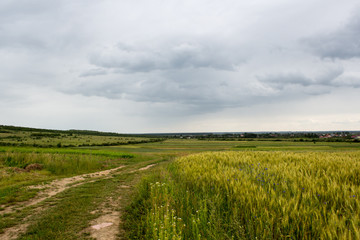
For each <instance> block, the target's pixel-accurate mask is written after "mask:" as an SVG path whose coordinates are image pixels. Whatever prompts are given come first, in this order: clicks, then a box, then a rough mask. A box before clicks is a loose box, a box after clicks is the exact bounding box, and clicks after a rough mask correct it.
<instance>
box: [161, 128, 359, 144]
mask: <svg viewBox="0 0 360 240" xmlns="http://www.w3.org/2000/svg"><path fill="white" fill-rule="evenodd" d="M156 135H161V136H162V137H165V138H166V137H168V138H179V139H200V140H202V139H203V140H206V139H208V140H209V139H216V140H249V139H258V140H261V139H268V140H269V139H274V140H276V141H281V140H286V139H289V140H290V139H292V140H294V141H355V142H357V141H359V142H360V131H352V132H350V131H334V132H234V133H169V134H156Z"/></svg>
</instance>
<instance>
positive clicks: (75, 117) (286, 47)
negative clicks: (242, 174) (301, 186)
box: [0, 0, 360, 133]
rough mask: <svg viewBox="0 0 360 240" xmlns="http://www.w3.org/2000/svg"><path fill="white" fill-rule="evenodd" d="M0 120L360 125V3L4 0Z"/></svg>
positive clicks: (221, 127) (226, 126) (139, 127)
mask: <svg viewBox="0 0 360 240" xmlns="http://www.w3.org/2000/svg"><path fill="white" fill-rule="evenodd" d="M0 124H2V125H16V126H28V127H39V128H51V129H91V130H100V131H111V132H121V133H142V132H208V131H230V132H237V131H239V132H241V131H281V130H284V131H304V130H305V131H312V130H360V3H359V1H358V0H344V1H339V0H292V1H289V0H252V1H239V0H222V1H218V0H216V1H215V0H197V1H194V0H136V1H134V0H121V1H117V0H103V1H98V0H83V1H80V0H79V1H75V0H54V1H49V0H1V1H0Z"/></svg>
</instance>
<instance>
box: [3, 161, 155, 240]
mask: <svg viewBox="0 0 360 240" xmlns="http://www.w3.org/2000/svg"><path fill="white" fill-rule="evenodd" d="M154 165H156V164H150V165H148V166H146V167H143V168H139V169H136V170H132V171H129V172H128V173H134V172H137V171H144V170H147V169H148V168H150V167H153V166H154ZM122 168H124V166H120V167H117V168H113V169H109V170H105V171H100V172H95V173H89V174H83V175H78V176H74V177H69V178H63V179H58V180H54V181H52V182H50V183H48V184H43V185H34V186H30V187H29V188H37V189H40V191H39V193H38V194H37V196H36V197H35V198H33V199H30V200H28V201H26V202H21V203H19V204H16V205H14V206H10V207H5V208H4V210H2V211H0V215H3V214H11V213H14V212H15V211H21V210H23V209H25V208H27V207H31V206H34V207H35V208H36V211H35V210H33V211H32V212H33V213H35V212H36V214H39V213H41V212H43V211H44V210H45V209H46V207H44V206H41V207H37V206H38V205H40V204H41V203H43V202H44V201H45V200H47V199H49V198H51V197H54V196H56V195H57V194H59V193H61V192H63V191H65V190H67V189H69V188H73V187H77V186H79V185H82V184H84V183H89V182H93V181H96V180H98V179H106V178H111V177H112V175H113V174H115V173H117V172H119V171H121V170H122ZM126 188H129V186H125V185H121V186H119V191H120V192H121V191H122V190H121V189H123V190H124V189H126ZM120 198H121V197H120ZM118 200H119V199H113V198H112V197H110V198H109V199H104V201H103V204H102V205H101V206H99V208H98V210H97V212H99V213H101V215H100V217H98V218H97V219H95V220H93V221H92V222H91V223H90V224H91V226H90V227H89V228H88V229H85V232H89V233H90V235H91V237H93V238H95V239H109V240H110V239H118V233H119V223H120V221H121V220H120V217H121V212H120V211H119V206H118V203H119V201H118ZM32 215H34V214H30V215H28V216H27V217H25V218H24V219H23V221H21V223H19V224H17V225H15V226H13V227H10V228H7V229H4V232H3V233H2V234H0V240H8V239H16V238H17V237H18V236H20V234H22V233H24V232H26V230H27V227H28V226H29V223H28V222H27V220H28V219H29V218H31V217H32Z"/></svg>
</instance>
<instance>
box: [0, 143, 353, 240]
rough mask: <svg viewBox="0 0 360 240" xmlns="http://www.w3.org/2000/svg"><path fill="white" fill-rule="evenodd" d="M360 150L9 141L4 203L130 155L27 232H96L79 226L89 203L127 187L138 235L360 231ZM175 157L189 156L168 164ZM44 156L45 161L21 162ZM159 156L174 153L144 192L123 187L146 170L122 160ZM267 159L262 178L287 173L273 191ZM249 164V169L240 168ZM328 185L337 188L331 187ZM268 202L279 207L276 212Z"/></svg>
mask: <svg viewBox="0 0 360 240" xmlns="http://www.w3.org/2000/svg"><path fill="white" fill-rule="evenodd" d="M359 150H360V144H357V143H346V142H340V143H336V142H335V143H332V142H317V143H316V144H314V143H312V142H285V141H279V142H276V141H248V142H246V141H203V140H193V139H190V140H179V139H171V140H166V141H164V142H151V143H141V144H134V145H132V144H129V145H120V146H95V147H81V148H79V147H77V148H43V147H42V148H35V147H0V159H1V160H0V203H1V204H4V203H5V204H7V205H10V204H14V203H17V202H21V201H25V200H28V199H30V198H32V197H34V195H35V194H36V193H37V191H38V190H35V189H34V190H31V191H28V190H27V186H29V185H34V184H38V183H42V182H46V181H50V180H53V179H56V178H61V177H64V176H72V175H77V174H82V173H87V172H94V171H100V170H103V169H108V168H113V167H117V166H119V165H126V167H125V168H124V169H122V170H121V171H122V173H123V174H122V175H119V174H114V175H113V177H114V179H105V180H101V181H96V182H92V183H87V184H84V185H82V186H79V187H74V188H72V189H69V190H67V191H65V192H63V193H61V194H60V195H58V196H57V197H56V198H54V199H53V201H54V202H53V203H51V204H52V205H53V206H52V207H51V208H49V210H48V211H46V212H42V213H39V214H38V215H37V217H36V219H33V222H32V224H31V226H30V228H29V231H28V232H27V233H26V234H25V235H23V236H22V239H82V238H85V239H86V238H88V236H87V235H83V234H79V232H81V231H82V230H83V229H84V228H86V227H87V226H88V224H89V221H90V220H91V219H93V218H95V217H96V215H93V214H90V213H89V212H91V211H92V210H93V209H96V208H97V207H98V205H99V203H100V202H101V201H103V200H104V199H105V198H106V197H107V196H109V195H111V194H122V195H121V196H122V197H123V198H124V199H126V201H125V202H123V204H124V205H125V204H127V203H128V201H130V200H131V202H132V204H131V205H130V207H129V208H128V211H127V213H126V214H125V215H124V218H125V219H126V221H125V222H124V225H125V227H126V230H127V234H128V238H130V239H155V238H156V239H166V238H168V239H231V238H232V237H233V238H234V239H248V238H255V237H258V238H269V239H279V238H280V239H281V238H286V237H288V236H295V237H294V238H300V239H301V238H306V236H308V238H317V237H323V236H324V238H331V237H332V238H339V239H341V238H342V237H343V238H348V239H351V238H354V239H355V238H356V237H357V236H358V235H356V234H358V233H357V232H356V230H354V229H359V225H358V219H357V218H352V217H351V216H350V212H352V213H354V215H355V216H359V214H358V213H359V212H358V209H359V202H358V198H357V197H351V198H350V196H353V195H351V194H352V193H353V192H355V196H358V195H360V193H359V192H358V186H359V183H358V182H357V181H358V180H357V179H358V177H357V176H358V175H360V174H359V173H358V172H356V169H359V167H353V166H357V165H356V164H358V163H357V161H358V160H359ZM204 152H207V153H204ZM239 156H243V157H239ZM244 156H245V157H244ZM176 157H180V158H179V159H178V160H175V162H174V163H170V164H168V163H169V162H172V160H171V159H174V158H176ZM35 162H36V163H40V164H42V165H43V170H36V171H30V172H19V171H17V170H18V168H21V169H23V168H24V167H26V165H28V164H30V163H35ZM160 162H162V163H163V162H165V163H166V164H165V165H166V166H167V167H157V168H156V169H157V170H155V169H153V168H152V169H150V170H149V171H151V172H154V173H153V174H151V175H149V176H147V177H145V178H144V179H143V180H142V181H141V184H140V185H139V188H138V192H137V194H136V195H134V196H133V195H131V191H132V190H130V189H126V190H122V192H116V191H115V189H116V187H118V186H119V184H124V183H125V184H128V185H130V183H131V184H133V183H134V181H135V179H138V178H140V176H141V174H142V173H132V174H126V173H125V172H123V170H124V171H125V170H126V169H127V170H126V171H128V170H129V171H130V169H137V168H141V167H143V166H146V165H147V164H150V163H160ZM259 162H260V166H265V165H266V164H267V166H268V170H267V171H268V172H267V173H270V170H271V171H272V172H271V173H272V174H274V175H273V176H267V178H266V179H265V178H261V179H260V180H262V181H266V182H267V183H266V184H270V183H273V182H275V183H276V184H277V183H278V184H279V186H280V187H277V188H276V190H271V189H270V188H269V193H267V192H266V190H267V188H266V187H264V186H263V185H261V183H264V182H261V181H258V180H259V178H257V175H258V174H259V173H260V174H261V175H262V173H263V172H264V169H261V168H259V167H258V165H257V164H258V163H259ZM350 163H352V165H351V164H350ZM240 164H243V166H244V169H246V171H245V170H244V172H240V170H238V168H240ZM251 164H254V165H255V167H253V166H252V165H251ZM237 170H238V171H237ZM300 170H301V171H300ZM129 171H128V172H129ZM351 171H353V172H352V174H350V173H351ZM264 173H265V172H264ZM301 174H303V175H301ZM356 174H358V175H356ZM236 178H237V179H238V180H235V179H236ZM282 178H284V179H286V180H284V179H282ZM227 179H229V181H227ZM240 179H241V181H240ZM136 181H137V180H136ZM284 181H287V182H286V183H285V182H284ZM264 184H265V183H264ZM300 184H307V185H304V186H305V187H304V186H302V187H304V188H305V189H307V190H306V192H302V195H301V194H300V196H302V197H301V201H300V200H299V199H300V198H299V195H297V194H298V192H297V190H298V189H299V186H300ZM266 186H267V185H266ZM269 186H270V185H269ZM325 186H327V187H329V186H331V187H333V188H329V189H331V190H329V191H325V190H326V189H325ZM212 187H213V188H212ZM283 188H284V189H283ZM285 188H286V189H285ZM284 190H285V193H283V192H282V191H284ZM321 191H322V193H326V194H321V195H320V196H321V198H319V197H318V196H317V195H316V194H315V195H314V194H312V193H313V192H316V193H317V192H321ZM300 192H301V191H300ZM305 193H306V194H305ZM348 195H349V197H348V198H345V196H348ZM271 199H272V200H271ZM325 200H326V202H327V204H326V206H325V204H323V203H324V201H325ZM1 201H2V202H1ZM120 201H122V200H120ZM296 201H297V202H298V203H299V202H300V204H298V205H297V206H301V207H302V208H301V209H302V210H301V211H300V212H296V211H295V210H294V209H296V208H295V205H296ZM250 203H251V204H250ZM330 203H331V204H330ZM333 203H334V204H333ZM49 204H50V203H49ZM247 204H248V205H247ZM294 204H295V205H294ZM352 204H355V205H352ZM328 207H329V211H328ZM350 208H351V211H350V210H349V209H350ZM324 209H325V210H326V211H325V210H324ZM265 210H266V211H265ZM26 211H27V212H26ZM311 211H313V212H311ZM263 212H265V213H266V214H267V215H268V216H273V220H271V219H272V218H270V217H267V216H266V214H265V213H263ZM325 212H326V215H324V213H325ZM328 212H329V214H328ZM29 213H30V210H29V209H24V210H22V211H21V212H19V213H13V215H11V216H2V218H1V220H0V229H1V228H5V227H9V226H12V225H14V224H16V223H18V222H20V221H21V219H24V216H26V215H27V214H29ZM319 213H320V215H319ZM321 213H322V214H323V215H324V216H325V217H322V216H321ZM309 214H310V215H309ZM311 214H313V215H311ZM339 214H340V215H339ZM341 214H342V215H341ZM255 216H256V218H255ZM297 218H300V219H302V221H303V223H307V224H309V225H304V226H303V227H304V229H306V228H305V227H308V226H311V228H312V229H311V230H309V231H307V232H308V233H309V232H310V233H311V234H312V235H306V236H305V237H304V236H303V235H301V233H300V232H301V226H302V225H301V223H299V222H296V221H295V220H294V219H297ZM274 219H275V220H276V221H275V220H274ZM309 219H314V221H313V222H311V221H310V220H309ZM315 220H316V221H315ZM272 221H273V222H272ZM274 222H275V223H276V224H274ZM324 222H326V224H329V229H328V230H327V231H328V232H329V233H327V234H328V235H326V234H325V233H322V232H321V231H322V230H321V231H320V230H318V228H316V226H320V227H321V226H324V225H326V224H324ZM74 224H75V226H73V225H74ZM296 224H297V225H296ZM310 224H313V225H310ZM344 224H345V226H347V227H348V228H347V229H348V232H347V233H346V232H345V231H344V230H343V229H344V228H343V226H344ZM258 226H259V229H258ZM270 226H272V227H270ZM292 226H300V227H297V228H299V229H300V230H294V231H293V232H291V231H289V229H291V228H292V229H297V228H295V227H292ZM262 227H264V228H262ZM330 227H331V228H333V229H335V230H332V229H330ZM264 229H268V230H266V231H265V230H264ZM0 231H1V230H0ZM334 231H336V233H334ZM270 232H271V233H272V234H273V235H272V236H270V235H271V234H270ZM325 232H326V231H325ZM269 234H270V235H269ZM291 234H292V235H291ZM296 234H298V235H296ZM316 234H318V235H316ZM321 234H322V235H321ZM346 234H348V235H346ZM264 236H266V237H264Z"/></svg>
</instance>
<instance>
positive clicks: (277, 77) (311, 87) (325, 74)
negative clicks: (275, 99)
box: [257, 67, 356, 95]
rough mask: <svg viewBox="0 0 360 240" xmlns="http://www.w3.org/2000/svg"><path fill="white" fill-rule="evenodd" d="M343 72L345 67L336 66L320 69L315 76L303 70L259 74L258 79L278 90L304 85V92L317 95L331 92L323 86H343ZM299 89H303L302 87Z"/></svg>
mask: <svg viewBox="0 0 360 240" xmlns="http://www.w3.org/2000/svg"><path fill="white" fill-rule="evenodd" d="M343 73H344V69H343V68H342V67H335V68H328V69H326V70H323V71H319V72H318V73H316V74H313V76H307V75H305V74H304V73H302V72H287V73H277V74H266V75H260V76H257V79H258V80H259V81H260V82H262V83H263V84H265V85H267V86H269V87H271V88H273V89H276V90H284V89H286V88H289V87H302V90H303V91H304V92H306V93H309V94H316V95H317V94H323V93H328V92H329V89H328V88H323V87H339V86H342V85H341V84H340V82H339V81H337V79H338V78H339V77H340V76H341V75H342V74H343ZM339 84H340V85H339ZM345 85H346V86H351V87H356V84H355V85H350V84H349V83H348V84H345ZM321 86H323V87H321ZM298 90H300V91H301V88H300V89H298Z"/></svg>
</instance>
